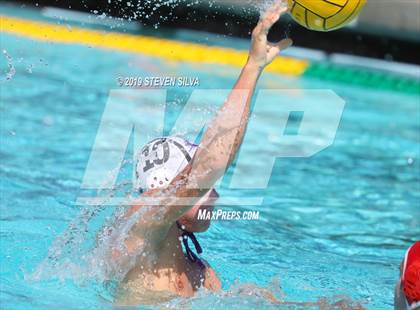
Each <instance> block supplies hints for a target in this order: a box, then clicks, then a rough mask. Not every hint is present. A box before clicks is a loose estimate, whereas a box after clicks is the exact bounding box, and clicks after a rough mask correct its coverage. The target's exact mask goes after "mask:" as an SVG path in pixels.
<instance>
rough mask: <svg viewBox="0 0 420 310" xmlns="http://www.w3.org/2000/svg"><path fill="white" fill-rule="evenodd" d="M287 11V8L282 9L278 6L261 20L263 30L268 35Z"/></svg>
mask: <svg viewBox="0 0 420 310" xmlns="http://www.w3.org/2000/svg"><path fill="white" fill-rule="evenodd" d="M286 11H287V7H282V6H281V5H280V4H276V5H275V6H273V7H272V8H271V9H269V10H268V11H267V13H266V14H265V15H264V16H263V17H262V19H261V20H260V22H261V30H262V32H264V33H268V31H269V30H270V28H271V27H272V26H273V25H274V24H275V23H276V22H277V21H278V20H279V19H280V16H281V15H282V14H284V13H285V12H286Z"/></svg>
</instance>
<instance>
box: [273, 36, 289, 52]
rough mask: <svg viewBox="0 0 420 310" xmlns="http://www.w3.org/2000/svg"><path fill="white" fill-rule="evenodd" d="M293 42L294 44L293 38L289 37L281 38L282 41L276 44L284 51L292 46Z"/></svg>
mask: <svg viewBox="0 0 420 310" xmlns="http://www.w3.org/2000/svg"><path fill="white" fill-rule="evenodd" d="M292 44H293V40H292V39H289V38H287V39H283V40H281V41H280V42H278V43H277V44H276V45H277V48H278V49H279V51H283V50H285V49H286V48H288V47H290V46H292Z"/></svg>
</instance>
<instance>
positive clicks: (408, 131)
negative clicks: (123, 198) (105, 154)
mask: <svg viewBox="0 0 420 310" xmlns="http://www.w3.org/2000/svg"><path fill="white" fill-rule="evenodd" d="M2 49H5V50H6V51H7V54H8V55H9V56H10V57H9V59H8V58H6V57H3V58H2V60H1V61H2V62H1V68H2V74H3V75H2V81H1V83H2V84H1V150H0V156H1V163H0V169H1V176H2V182H1V209H0V216H1V222H0V223H1V224H0V232H1V256H0V263H1V280H0V283H1V284H0V285H1V293H0V298H1V299H0V303H1V304H2V308H7V309H29V308H31V309H56V308H57V307H60V308H61V307H62V306H63V305H64V308H68V309H93V308H101V309H102V308H103V309H107V308H111V307H112V303H111V302H110V299H111V298H112V297H111V296H110V295H111V293H110V292H111V291H112V290H111V289H109V287H108V284H107V283H104V282H101V281H97V280H95V279H92V278H91V277H90V275H91V274H90V273H89V272H88V271H87V270H85V269H83V268H81V269H80V270H76V269H74V270H71V271H69V270H65V269H66V268H65V266H66V265H65V264H62V262H60V263H59V264H58V266H59V267H60V266H61V267H62V270H60V268H58V269H57V268H56V269H54V268H52V267H51V266H48V265H47V266H43V267H42V268H43V270H42V271H43V272H44V274H48V273H49V272H50V274H49V276H48V277H47V276H46V277H40V278H36V277H35V278H34V277H33V274H34V271H35V270H39V269H37V268H39V265H40V264H41V263H42V262H45V261H47V262H48V259H47V260H46V257H47V256H48V251H49V249H50V248H51V247H52V245H53V243H54V240H56V238H57V237H59V236H61V235H62V234H63V232H64V231H66V229H67V228H68V226H69V224H70V223H71V222H72V221H73V222H74V221H75V219H78V217H79V215H80V211H81V209H83V208H84V207H83V206H80V205H76V204H75V201H76V199H77V198H78V197H79V196H80V195H81V190H80V186H81V182H82V179H83V175H84V172H85V169H86V165H87V162H88V159H89V156H90V152H91V149H92V146H93V143H94V141H95V137H96V134H97V131H98V127H99V123H100V120H101V117H102V113H103V111H104V108H105V104H106V102H107V98H108V94H109V91H110V90H111V89H114V88H117V84H116V78H117V77H118V76H132V75H137V76H166V75H178V76H197V77H199V78H200V81H201V85H200V87H201V88H226V87H231V86H233V84H234V82H235V78H236V77H237V75H238V73H239V69H237V68H230V67H222V66H214V65H213V66H203V65H195V64H179V63H173V62H166V61H163V60H158V59H153V58H150V57H144V56H140V55H132V54H124V53H120V52H113V51H106V50H100V49H94V48H89V47H87V46H78V45H61V44H53V43H45V42H44V43H42V42H36V41H32V40H28V39H25V38H22V37H16V36H12V35H7V34H3V33H2ZM8 62H10V64H12V66H13V68H14V70H15V72H11V73H13V74H12V75H13V76H12V77H11V79H10V80H9V81H7V82H6V81H5V80H4V78H3V77H4V72H6V71H8V69H7V64H8ZM260 87H262V88H284V89H288V88H300V89H301V88H314V89H317V88H324V89H332V90H334V91H335V92H336V93H337V94H338V95H340V96H341V97H342V98H344V99H345V101H346V106H345V110H344V113H343V118H342V121H341V123H340V126H339V129H338V132H337V137H336V140H335V142H334V144H333V145H332V146H331V147H329V148H328V149H326V150H324V151H323V152H321V153H319V154H317V155H315V156H313V157H311V158H282V159H278V160H277V161H276V164H275V167H274V170H273V173H272V176H271V179H270V182H269V185H268V188H267V189H264V190H255V191H242V192H240V193H239V194H240V195H242V196H243V197H247V196H255V195H259V196H263V197H264V202H263V205H262V206H258V207H255V208H254V209H258V210H260V212H261V215H260V216H261V219H260V221H257V222H247V221H225V222H223V221H219V222H215V223H214V224H213V225H212V227H211V229H210V230H209V231H208V232H207V233H205V234H202V235H200V241H201V242H202V245H203V248H204V250H205V253H204V257H205V258H206V259H207V260H208V261H209V262H210V264H211V265H212V266H213V267H214V269H215V270H216V271H217V272H218V274H219V276H220V278H221V280H222V284H223V288H224V290H226V291H230V292H231V294H229V295H223V296H218V295H210V294H206V293H204V292H202V293H201V294H199V296H198V297H197V298H195V299H193V300H191V301H188V303H186V304H184V306H185V307H191V308H193V309H201V308H203V306H205V307H209V308H215V309H220V308H229V309H230V308H232V309H247V308H249V309H254V308H260V307H268V306H269V305H268V304H266V303H264V301H263V300H262V299H261V298H259V297H257V296H249V298H244V297H243V296H242V295H241V294H239V291H240V290H241V288H242V287H243V286H244V285H245V284H246V283H254V284H256V285H258V286H261V287H267V288H269V289H270V290H272V291H274V292H275V293H276V294H277V296H279V297H281V298H283V299H285V300H287V301H296V302H304V301H317V300H319V299H320V298H323V297H326V298H328V299H329V300H331V301H335V300H337V299H339V297H337V296H346V297H348V298H350V299H352V300H355V301H358V302H361V303H363V304H364V306H365V307H366V308H368V309H391V308H392V303H393V286H394V284H395V281H396V280H397V278H398V273H399V271H398V268H399V263H400V261H401V259H402V257H403V255H404V252H405V249H406V248H407V247H409V246H410V244H411V243H413V242H414V240H416V239H419V236H420V220H419V219H420V173H419V172H420V164H419V160H420V131H419V130H420V123H419V122H420V106H419V98H418V97H415V96H406V95H403V94H399V93H391V92H379V91H374V90H369V89H363V88H352V87H346V86H342V85H338V84H331V83H326V82H320V81H315V80H305V79H294V78H287V77H281V76H278V75H270V74H267V75H265V76H264V77H263V79H262V80H261V83H260ZM190 91H191V89H176V88H175V89H171V90H170V91H169V93H168V100H170V101H171V102H172V103H175V104H169V105H168V107H167V115H168V118H167V122H168V123H171V122H172V121H173V120H172V119H171V116H172V115H176V113H177V111H178V110H179V107H180V106H182V105H183V104H184V103H185V101H186V99H187V97H188V93H189V92H190ZM259 104H264V102H260V103H259ZM313 104H322V102H318V101H317V98H313ZM267 109H273V110H274V109H276V106H275V105H273V104H271V103H267ZM266 126H268V128H272V130H273V131H275V128H276V127H275V124H271V123H270V122H267V124H266ZM248 135H249V138H250V139H251V141H252V140H254V141H258V139H259V137H258V136H257V135H256V134H255V133H253V132H249V133H248ZM267 147H268V150H267V151H270V146H267ZM248 160H252V158H250V159H248ZM128 168H129V167H128ZM230 173H232V172H231V171H230ZM227 178H229V175H228V176H227ZM220 192H221V194H222V195H229V194H230V190H229V189H228V188H227V186H226V184H225V183H224V186H222V187H221V189H220ZM240 209H241V210H245V209H251V207H249V206H248V207H240ZM98 218H99V217H98ZM98 218H96V219H95V218H94V219H93V220H92V221H91V222H90V223H89V231H87V232H86V233H84V232H80V231H77V229H76V231H73V232H72V236H73V237H74V238H76V239H77V237H80V239H81V240H76V241H74V240H73V241H74V242H75V243H73V244H69V245H68V247H69V248H66V245H64V246H63V247H62V248H61V250H62V251H63V253H62V257H64V258H63V259H64V260H66V259H67V260H71V261H72V262H73V263H74V264H73V266H74V265H77V260H78V259H82V258H83V256H84V255H85V254H87V253H89V251H90V247H89V244H91V243H92V240H94V239H95V235H96V233H97V231H98V229H99V228H100V227H101V226H102V224H103V221H101V220H98ZM76 222H77V220H76ZM75 245H76V246H75ZM78 245H79V246H78ZM55 250H57V249H55ZM60 264H62V265H60ZM51 274H54V276H55V277H54V276H53V277H51ZM57 278H58V279H57ZM59 278H61V279H59ZM280 287H281V290H280ZM178 302H180V303H182V301H178ZM175 305H178V306H179V304H175Z"/></svg>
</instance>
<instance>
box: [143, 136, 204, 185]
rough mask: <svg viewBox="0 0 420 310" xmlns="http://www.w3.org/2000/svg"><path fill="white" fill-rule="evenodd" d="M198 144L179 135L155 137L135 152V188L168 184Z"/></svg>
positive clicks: (185, 164)
mask: <svg viewBox="0 0 420 310" xmlns="http://www.w3.org/2000/svg"><path fill="white" fill-rule="evenodd" d="M197 148H198V146H197V145H196V144H193V143H191V142H188V141H186V140H184V139H182V138H179V137H162V138H157V139H155V140H153V141H151V142H149V143H148V144H146V146H144V147H143V148H142V149H141V151H140V152H139V153H138V154H137V156H136V158H137V162H136V179H137V182H136V189H137V190H140V191H145V190H148V189H154V188H163V187H166V186H168V185H169V184H170V183H171V182H172V180H173V179H174V178H175V177H176V176H177V175H178V174H179V173H180V172H181V171H182V170H183V169H184V168H185V167H186V166H187V164H188V163H189V162H190V161H191V160H192V158H193V156H194V154H195V152H196V150H197Z"/></svg>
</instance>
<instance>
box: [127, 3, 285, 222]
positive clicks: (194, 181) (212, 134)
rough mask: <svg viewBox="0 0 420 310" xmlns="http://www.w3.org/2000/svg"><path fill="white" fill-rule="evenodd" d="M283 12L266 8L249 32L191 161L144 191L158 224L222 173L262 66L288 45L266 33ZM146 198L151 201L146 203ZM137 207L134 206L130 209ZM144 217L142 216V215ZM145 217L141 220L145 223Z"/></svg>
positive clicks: (232, 155)
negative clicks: (246, 48) (235, 75)
mask: <svg viewBox="0 0 420 310" xmlns="http://www.w3.org/2000/svg"><path fill="white" fill-rule="evenodd" d="M285 11H286V9H285V8H282V7H281V5H280V1H279V3H277V4H275V5H274V6H273V7H271V9H269V10H268V11H267V12H266V13H265V15H264V16H262V18H261V19H260V21H259V22H258V25H257V26H256V27H255V29H254V31H253V32H252V43H251V48H250V53H249V58H248V61H247V63H246V65H245V66H244V68H243V69H242V72H241V74H240V76H239V79H238V81H237V82H236V84H235V86H234V88H233V90H232V92H231V93H230V95H229V96H228V98H227V100H226V101H225V103H224V104H223V106H222V107H221V109H220V110H219V111H218V113H217V116H216V118H215V119H214V120H213V121H212V122H211V124H210V125H209V127H208V129H207V130H206V132H205V133H204V135H203V139H202V142H201V144H200V145H199V148H198V150H197V152H196V154H195V156H194V158H193V160H192V161H191V163H190V164H189V165H188V166H187V167H186V168H185V169H184V171H182V172H181V173H180V174H179V175H178V176H177V177H176V178H175V179H174V180H173V181H172V183H171V184H170V185H169V186H168V187H167V188H165V189H156V190H152V191H148V192H146V193H144V194H143V195H142V199H145V200H143V202H142V203H141V204H143V205H144V204H149V205H150V204H153V205H155V206H156V207H154V211H151V212H152V213H156V212H159V210H160V212H161V213H160V215H161V216H160V219H161V220H160V225H161V224H163V223H165V224H167V225H166V226H167V227H168V226H169V225H172V224H173V223H174V222H175V221H176V220H177V219H178V218H179V217H180V216H181V215H182V214H184V213H185V212H186V211H188V210H189V208H191V207H192V206H193V205H194V204H195V203H196V202H197V201H198V200H199V199H200V198H201V197H202V196H203V195H204V194H205V193H206V192H207V191H208V190H209V189H210V188H212V187H213V186H214V184H215V183H216V181H217V180H218V179H219V178H220V177H221V176H222V175H223V174H224V172H225V170H226V168H227V167H228V166H229V165H230V164H231V163H232V161H233V159H234V158H235V156H236V154H237V151H238V149H239V147H240V145H241V142H242V139H243V137H244V134H245V130H246V126H247V123H248V119H249V111H250V104H251V99H252V96H253V94H254V90H255V87H256V84H257V81H258V78H259V77H260V75H261V73H262V71H263V70H264V68H265V67H266V66H267V65H268V64H270V63H271V62H272V61H273V59H274V58H275V57H276V56H277V55H278V54H279V52H280V51H282V50H284V49H286V48H287V47H289V46H290V45H291V44H292V41H291V40H290V39H285V40H282V41H280V42H278V43H276V44H272V43H269V42H268V40H267V34H268V32H269V30H270V28H271V27H272V25H273V24H274V23H275V22H276V21H277V20H278V19H279V18H280V16H281V15H282V14H283V13H284V12H285ZM150 199H152V202H151V203H150ZM136 208H138V207H134V208H133V210H132V211H135V209H136ZM143 218H144V217H143ZM146 221H147V219H144V222H143V223H144V224H146Z"/></svg>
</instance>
